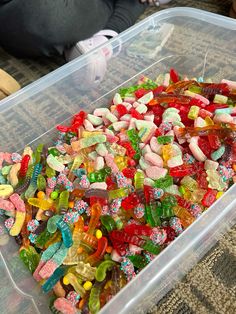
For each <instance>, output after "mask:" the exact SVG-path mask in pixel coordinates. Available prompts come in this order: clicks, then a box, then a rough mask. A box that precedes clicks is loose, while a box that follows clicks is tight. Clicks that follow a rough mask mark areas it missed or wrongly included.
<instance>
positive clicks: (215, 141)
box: [208, 134, 221, 150]
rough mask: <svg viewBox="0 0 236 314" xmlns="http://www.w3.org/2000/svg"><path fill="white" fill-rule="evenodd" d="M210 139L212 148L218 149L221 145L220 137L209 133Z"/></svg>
mask: <svg viewBox="0 0 236 314" xmlns="http://www.w3.org/2000/svg"><path fill="white" fill-rule="evenodd" d="M208 141H209V143H210V146H211V148H212V149H214V150H216V149H218V148H219V147H220V146H221V142H220V138H219V136H218V135H215V134H209V135H208Z"/></svg>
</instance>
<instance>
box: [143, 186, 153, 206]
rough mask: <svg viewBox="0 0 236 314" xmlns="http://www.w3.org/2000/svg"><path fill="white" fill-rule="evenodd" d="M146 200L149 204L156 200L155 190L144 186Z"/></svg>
mask: <svg viewBox="0 0 236 314" xmlns="http://www.w3.org/2000/svg"><path fill="white" fill-rule="evenodd" d="M143 191H144V195H145V199H146V202H147V203H150V202H151V201H153V200H154V194H153V188H152V187H151V186H149V185H144V187H143Z"/></svg>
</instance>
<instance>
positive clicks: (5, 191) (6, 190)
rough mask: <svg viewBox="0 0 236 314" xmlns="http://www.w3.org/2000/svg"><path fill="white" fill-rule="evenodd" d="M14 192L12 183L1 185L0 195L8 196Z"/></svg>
mask: <svg viewBox="0 0 236 314" xmlns="http://www.w3.org/2000/svg"><path fill="white" fill-rule="evenodd" d="M13 192H14V189H13V187H12V186H11V185H10V184H1V185H0V197H2V198H8V197H9V196H10V195H11V194H12V193H13Z"/></svg>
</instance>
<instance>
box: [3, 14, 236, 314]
mask: <svg viewBox="0 0 236 314" xmlns="http://www.w3.org/2000/svg"><path fill="white" fill-rule="evenodd" d="M166 23H167V24H168V25H166ZM168 29H169V31H168ZM235 30H236V22H235V21H234V20H232V19H229V18H225V17H222V16H218V15H215V14H211V13H207V12H204V11H200V10H195V9H191V8H175V9H170V10H165V11H161V12H159V13H157V14H154V15H153V16H151V17H149V18H147V19H146V20H144V21H142V22H140V23H139V24H137V25H135V26H133V27H132V28H130V29H129V30H127V31H126V32H124V33H122V34H121V35H120V36H118V37H117V38H115V39H113V40H112V41H111V42H110V43H109V45H112V47H113V49H114V50H119V49H120V50H121V51H120V53H119V54H118V55H117V56H115V57H113V58H111V59H110V60H109V61H108V66H107V71H106V73H105V76H104V79H103V81H102V82H101V83H99V84H96V83H94V79H93V77H92V76H91V73H92V72H91V69H92V67H93V63H92V61H91V59H92V58H99V54H100V52H101V48H102V47H103V46H105V45H103V46H101V47H99V49H97V50H95V51H93V52H91V53H89V54H87V55H84V56H82V57H80V58H78V59H77V60H76V61H73V62H71V63H69V64H67V65H65V66H63V67H61V68H60V69H58V70H56V71H54V72H53V73H51V74H49V75H47V76H45V77H44V78H42V79H40V80H38V81H36V82H35V83H33V84H31V85H29V86H28V87H26V88H24V89H22V90H21V91H19V92H18V93H16V94H14V95H13V96H11V97H9V98H7V99H6V100H3V101H2V102H1V103H0V113H1V115H0V151H6V150H7V151H17V150H21V149H22V148H23V147H24V146H25V145H27V144H30V145H32V146H33V147H34V146H35V145H36V144H38V143H40V142H42V143H46V142H48V141H49V139H50V138H52V136H53V132H54V131H53V129H54V127H55V125H57V124H58V123H61V122H63V121H65V120H67V119H68V118H69V117H71V115H72V114H74V113H76V112H78V111H79V110H80V109H82V108H83V109H86V110H87V111H91V110H93V109H94V108H96V107H98V106H101V105H103V106H104V104H107V103H108V102H109V100H110V99H111V96H112V95H113V94H114V93H115V91H116V90H118V89H119V88H120V87H121V86H123V85H124V86H127V85H129V84H133V83H135V82H137V80H138V78H139V77H140V75H141V74H144V75H147V76H149V77H151V78H155V77H156V76H157V75H158V74H160V73H163V72H165V71H168V70H169V68H170V67H174V68H176V69H177V70H178V71H179V73H181V74H186V75H188V76H190V77H192V76H198V77H199V76H202V77H204V78H207V77H211V78H213V79H214V80H216V81H219V80H221V79H222V78H228V79H232V80H236V42H235V36H234V35H235ZM144 32H145V36H143V34H144ZM147 32H148V34H147ZM163 34H164V35H163ZM144 37H145V38H148V39H147V40H145V39H144ZM135 47H136V48H135ZM138 47H142V49H141V48H140V49H139V48H138ZM143 47H144V50H145V51H146V53H145V54H146V57H144V55H143ZM153 50H154V52H153ZM235 193H236V186H235V185H234V186H233V187H232V188H231V189H230V190H229V191H228V192H227V193H225V195H224V196H223V197H222V198H220V199H219V200H218V201H217V202H216V203H215V204H214V205H213V206H212V207H211V208H210V209H208V211H207V212H205V213H204V214H203V215H202V216H201V217H200V218H199V219H198V220H197V221H196V222H195V223H193V224H192V225H191V226H190V227H189V228H188V229H187V230H186V231H185V232H184V233H183V234H182V235H181V236H180V237H178V238H177V240H176V241H174V242H173V243H172V244H171V245H170V246H169V247H168V248H167V249H166V250H164V251H163V252H162V253H161V254H160V255H159V256H158V257H157V258H156V259H155V260H154V261H153V262H152V263H151V264H149V266H148V267H146V268H145V269H144V270H143V271H142V272H141V273H140V274H139V275H138V276H137V277H136V279H135V280H133V281H132V282H131V283H130V284H129V285H127V286H126V287H125V288H124V289H123V290H122V291H121V292H120V293H119V294H117V296H116V297H114V298H113V299H112V300H111V301H110V302H109V303H108V304H107V305H106V306H105V307H104V308H103V309H102V310H101V313H103V314H104V313H112V314H113V313H129V314H130V313H141V312H145V311H147V309H148V308H149V307H150V306H152V305H153V304H154V303H155V302H157V301H158V300H159V299H160V298H161V297H163V296H164V295H165V294H166V293H167V292H168V291H169V290H170V289H171V288H172V287H173V286H174V285H175V283H176V282H177V281H179V280H180V279H181V278H182V277H183V276H184V275H185V274H186V272H187V271H188V270H189V269H190V268H191V267H193V265H194V264H196V263H197V262H198V261H199V259H200V258H201V257H202V256H203V255H204V254H205V253H206V252H207V251H208V250H209V249H210V248H211V247H212V246H213V245H214V243H215V242H216V241H217V239H219V237H220V235H221V234H222V233H225V232H226V231H227V230H228V229H229V228H230V226H232V225H233V224H234V223H235V222H236V211H235V206H236V200H235ZM0 245H1V246H0V256H1V261H0V273H1V280H0V288H1V289H0V309H1V312H2V313H8V314H9V313H17V312H18V313H43V314H46V313H49V310H48V308H47V306H48V297H47V296H44V295H43V294H42V293H41V292H40V291H41V290H40V286H39V285H37V284H36V283H35V282H34V280H33V279H32V277H31V274H29V272H28V271H27V270H26V269H25V266H24V265H23V264H22V263H21V261H20V260H19V258H18V256H17V254H18V253H17V248H18V247H17V245H16V244H15V241H14V239H10V238H9V237H8V235H7V234H6V235H3V236H1V237H0Z"/></svg>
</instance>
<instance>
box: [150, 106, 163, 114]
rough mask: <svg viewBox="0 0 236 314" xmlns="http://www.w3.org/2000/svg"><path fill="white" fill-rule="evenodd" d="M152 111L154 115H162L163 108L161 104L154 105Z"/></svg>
mask: <svg viewBox="0 0 236 314" xmlns="http://www.w3.org/2000/svg"><path fill="white" fill-rule="evenodd" d="M152 111H153V113H154V115H155V116H162V114H163V112H164V111H165V109H164V108H163V107H162V106H161V105H156V106H153V107H152Z"/></svg>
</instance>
